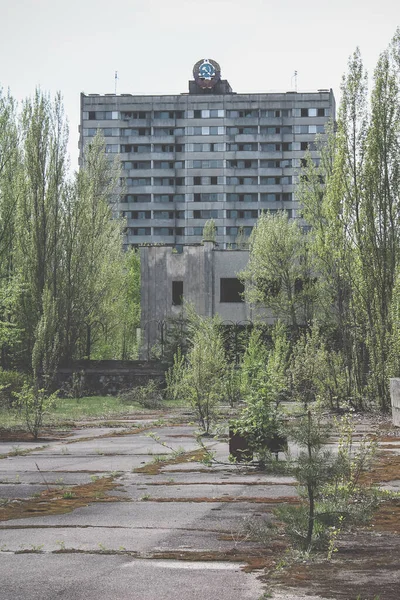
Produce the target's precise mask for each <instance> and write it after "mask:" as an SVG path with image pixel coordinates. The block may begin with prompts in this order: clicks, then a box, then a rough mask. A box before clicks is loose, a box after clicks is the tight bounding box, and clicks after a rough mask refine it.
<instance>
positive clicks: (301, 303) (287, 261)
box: [241, 212, 316, 328]
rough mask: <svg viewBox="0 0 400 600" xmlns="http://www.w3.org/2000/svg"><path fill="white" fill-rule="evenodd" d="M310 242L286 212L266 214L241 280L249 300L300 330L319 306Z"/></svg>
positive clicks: (256, 230)
mask: <svg viewBox="0 0 400 600" xmlns="http://www.w3.org/2000/svg"><path fill="white" fill-rule="evenodd" d="M313 277H314V276H313V275H312V264H311V262H310V256H309V253H308V238H307V235H305V234H303V232H302V230H301V228H300V227H299V225H298V223H297V221H289V220H288V216H287V214H286V213H284V212H278V213H276V214H270V213H263V214H262V215H261V217H260V218H259V219H258V221H257V224H256V227H255V228H254V229H253V232H252V234H251V236H250V256H249V262H248V265H247V267H246V269H245V270H244V271H243V272H242V273H241V278H242V280H243V281H244V283H245V285H246V291H245V295H246V300H247V301H248V302H250V303H256V304H262V305H263V306H265V307H266V308H268V309H269V310H270V311H271V313H272V316H274V317H276V318H279V319H281V320H282V321H283V322H284V323H286V324H287V325H291V326H292V327H294V328H297V327H298V326H299V325H302V324H304V323H307V322H308V321H309V320H310V319H311V318H312V315H313V310H314V305H315V301H316V298H315V293H314V282H313Z"/></svg>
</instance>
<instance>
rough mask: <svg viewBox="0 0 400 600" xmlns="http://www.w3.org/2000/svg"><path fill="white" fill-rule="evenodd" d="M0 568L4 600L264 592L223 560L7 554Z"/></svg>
mask: <svg viewBox="0 0 400 600" xmlns="http://www.w3.org/2000/svg"><path fill="white" fill-rule="evenodd" d="M0 571H1V573H2V582H1V587H0V600H26V598H29V599H30V600H54V598H59V597H64V598H73V599H74V600H79V599H85V600H127V599H128V598H129V600H155V599H156V598H160V599H161V598H162V600H183V599H184V600H187V598H191V600H215V599H216V598H218V600H232V597H236V598H240V599H241V600H256V598H259V596H260V594H261V592H262V585H261V584H260V582H259V581H258V580H257V578H256V576H255V575H249V574H246V573H244V572H243V571H241V569H240V565H239V564H232V563H224V562H220V563H209V564H207V563H195V562H188V563H185V562H179V561H165V560H136V559H132V558H126V557H124V556H103V555H95V556H93V555H85V554H83V555H82V554H67V555H66V554H62V555H54V554H50V555H48V554H29V555H24V554H22V555H13V554H4V553H3V554H0ZM22 573H23V576H21V574H22Z"/></svg>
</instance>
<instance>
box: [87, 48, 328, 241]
mask: <svg viewBox="0 0 400 600" xmlns="http://www.w3.org/2000/svg"><path fill="white" fill-rule="evenodd" d="M193 75H194V80H192V81H189V92H188V93H183V94H180V95H165V96H134V95H132V94H118V95H116V94H105V95H99V94H88V95H86V94H81V125H80V150H81V160H82V153H83V149H84V146H85V144H86V143H88V142H90V140H91V139H92V137H93V136H95V135H96V132H97V131H98V130H99V129H100V130H102V132H103V135H104V137H105V140H106V152H107V153H109V154H110V156H114V155H115V154H119V155H120V158H121V162H122V168H123V179H124V182H123V184H124V185H123V189H124V192H123V195H122V196H121V202H120V204H119V207H118V210H119V212H120V214H122V215H123V216H124V217H125V218H126V220H127V233H126V244H127V245H132V246H136V245H140V244H143V243H146V244H149V243H153V244H154V243H163V244H168V245H172V246H179V245H181V244H190V243H198V242H200V241H201V239H202V231H203V226H204V223H205V221H206V220H207V219H209V218H213V219H214V220H215V224H216V226H217V238H216V240H217V243H218V244H219V246H220V247H222V248H226V247H234V245H235V243H236V240H237V237H238V234H239V233H240V232H243V234H245V235H248V234H249V233H250V232H251V229H252V227H253V226H254V223H255V222H256V220H257V217H258V216H259V214H260V213H261V211H266V210H269V211H272V212H273V211H277V210H285V211H287V213H288V215H289V216H290V217H291V218H296V217H297V216H298V212H297V211H298V203H297V201H296V195H295V184H296V179H297V177H298V171H299V168H300V165H301V160H302V158H303V157H304V153H305V151H306V150H307V148H308V149H310V151H311V154H312V156H313V158H314V160H315V161H318V160H319V157H318V152H317V150H316V146H315V137H316V135H317V134H323V133H324V132H325V127H326V125H327V123H328V121H331V120H332V121H334V119H335V99H334V95H333V92H332V90H326V89H321V90H318V91H316V92H302V93H300V92H295V91H290V92H285V93H259V94H241V93H235V92H233V91H232V89H231V87H230V85H229V83H228V82H227V81H226V80H221V70H220V67H219V65H218V63H216V62H215V61H213V60H207V59H204V60H200V61H199V62H197V63H196V65H195V66H194V69H193Z"/></svg>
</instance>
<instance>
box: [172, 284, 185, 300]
mask: <svg viewBox="0 0 400 600" xmlns="http://www.w3.org/2000/svg"><path fill="white" fill-rule="evenodd" d="M182 304H183V281H173V282H172V305H173V306H182Z"/></svg>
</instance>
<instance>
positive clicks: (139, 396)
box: [119, 379, 163, 408]
mask: <svg viewBox="0 0 400 600" xmlns="http://www.w3.org/2000/svg"><path fill="white" fill-rule="evenodd" d="M119 398H120V400H121V402H122V403H123V404H139V405H140V406H143V408H160V407H161V405H162V400H163V394H162V392H161V390H160V388H159V386H158V384H157V382H155V381H154V380H153V379H150V381H148V383H146V384H145V385H141V386H137V387H132V388H129V389H128V390H125V391H123V392H122V393H121V394H120V396H119Z"/></svg>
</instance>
